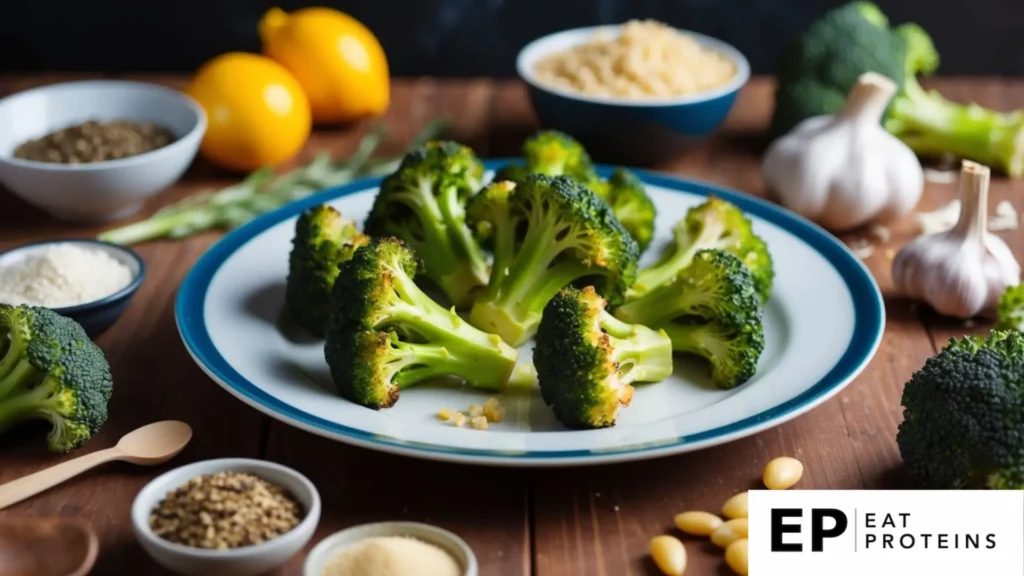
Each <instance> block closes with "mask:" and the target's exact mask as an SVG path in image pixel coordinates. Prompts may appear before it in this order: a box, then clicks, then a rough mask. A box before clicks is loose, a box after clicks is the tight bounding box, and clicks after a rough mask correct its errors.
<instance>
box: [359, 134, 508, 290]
mask: <svg viewBox="0 0 1024 576" xmlns="http://www.w3.org/2000/svg"><path fill="white" fill-rule="evenodd" d="M483 172H484V167H483V163H481V162H480V160H479V159H478V158H477V157H476V156H475V155H474V154H473V151H472V150H471V149H469V148H467V147H466V146H462V145H461V144H457V143H455V142H449V141H435V142H429V143H427V144H426V145H424V146H422V147H421V148H419V149H417V150H415V151H413V152H410V153H409V154H407V155H406V156H405V158H403V160H402V163H401V165H400V166H399V168H398V170H397V171H395V173H393V174H391V175H389V176H388V177H386V178H385V179H384V180H383V181H382V182H381V186H380V191H379V192H378V193H377V198H376V200H375V201H374V204H373V208H372V209H371V211H370V216H369V218H368V219H367V221H366V226H365V229H366V232H367V233H368V234H370V235H371V236H394V237H396V238H400V239H402V240H403V241H405V242H406V243H408V244H409V245H410V246H411V247H412V248H413V249H414V250H415V251H416V254H418V255H419V256H420V258H422V259H423V263H424V265H425V270H424V273H425V275H426V276H427V278H429V279H430V280H432V281H433V282H434V283H436V284H437V285H438V286H439V287H440V288H441V290H442V291H444V293H445V294H446V295H447V296H448V298H449V299H450V300H451V301H452V303H454V304H455V305H456V306H466V305H468V304H469V303H470V302H471V301H472V296H473V292H474V291H476V290H477V289H479V288H480V287H481V286H483V285H484V284H485V283H486V282H487V275H488V266H487V261H486V259H485V258H484V254H483V252H482V250H481V248H480V246H479V245H477V243H476V241H475V240H474V239H473V235H472V234H471V233H470V232H469V229H468V228H467V227H466V211H465V207H466V202H467V200H468V199H469V198H470V197H471V196H472V195H473V194H474V193H476V191H477V190H478V189H479V188H480V184H481V180H482V178H483Z"/></svg>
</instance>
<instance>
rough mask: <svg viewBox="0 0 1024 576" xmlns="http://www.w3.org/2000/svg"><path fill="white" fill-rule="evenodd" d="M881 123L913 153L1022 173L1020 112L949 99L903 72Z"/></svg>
mask: <svg viewBox="0 0 1024 576" xmlns="http://www.w3.org/2000/svg"><path fill="white" fill-rule="evenodd" d="M885 127H886V129H887V130H889V131H890V132H891V133H892V134H894V135H895V136H896V137H898V138H899V139H900V140H902V141H903V142H904V143H906V144H907V146H909V147H910V149H911V150H913V151H914V152H916V153H917V154H919V155H922V156H937V155H942V154H953V155H955V156H957V157H960V158H965V159H968V160H974V161H975V162H979V163H981V164H987V165H989V166H992V167H995V168H998V169H1000V170H1002V171H1004V172H1006V173H1007V174H1008V175H1009V176H1011V177H1013V178H1019V177H1021V176H1024V111H1020V110H1018V111H1015V112H1009V113H1005V112H997V111H994V110H989V109H986V108H983V107H981V106H978V105H977V104H959V103H956V102H951V101H949V100H946V99H945V98H943V97H942V96H941V95H940V94H939V93H938V92H936V91H934V90H932V91H925V90H924V89H923V88H922V87H921V85H920V84H918V82H917V80H916V78H913V77H908V78H907V80H906V81H905V82H904V85H903V91H902V92H901V93H900V94H899V95H898V96H897V97H896V98H895V99H894V100H893V103H892V105H891V107H890V112H889V118H888V119H887V120H886V122H885Z"/></svg>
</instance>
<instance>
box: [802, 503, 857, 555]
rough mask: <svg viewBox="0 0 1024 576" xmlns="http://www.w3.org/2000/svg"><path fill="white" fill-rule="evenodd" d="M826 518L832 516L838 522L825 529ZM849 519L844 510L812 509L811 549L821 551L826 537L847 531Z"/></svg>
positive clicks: (834, 536)
mask: <svg viewBox="0 0 1024 576" xmlns="http://www.w3.org/2000/svg"><path fill="white" fill-rule="evenodd" d="M825 518H831V519H832V520H833V521H834V522H835V523H836V524H835V526H833V527H832V528H829V529H828V530H826V529H825ZM848 524H849V521H848V520H847V519H846V514H843V512H842V510H836V509H834V508H815V509H814V510H811V551H813V552H821V551H822V548H823V544H824V542H825V538H836V537H837V536H839V535H841V534H842V533H843V532H846V526H847V525H848Z"/></svg>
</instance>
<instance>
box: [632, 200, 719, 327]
mask: <svg viewBox="0 0 1024 576" xmlns="http://www.w3.org/2000/svg"><path fill="white" fill-rule="evenodd" d="M724 232H725V224H724V223H722V222H721V221H719V220H718V219H710V220H708V221H706V222H705V223H704V226H703V227H702V229H701V232H700V235H699V236H697V238H695V239H694V240H693V241H692V242H689V245H687V231H686V223H685V220H684V221H683V222H680V223H679V224H677V225H676V230H675V231H674V235H675V244H674V245H673V247H672V250H671V251H670V252H668V253H667V254H666V255H665V256H664V257H663V258H662V259H661V261H659V262H658V263H656V264H654V265H653V266H650V267H647V268H645V269H643V270H641V271H640V272H638V273H637V275H636V282H635V283H634V284H633V287H632V288H630V290H629V293H628V295H627V300H630V299H633V298H639V297H641V296H643V295H644V294H646V293H647V292H649V291H651V290H653V289H655V288H658V287H659V286H664V285H665V284H668V283H670V282H672V280H675V277H676V276H677V275H678V274H679V272H680V271H681V270H682V269H683V268H686V267H687V266H689V265H690V261H691V260H693V256H694V254H696V253H697V252H698V251H699V250H701V249H702V248H722V247H724V245H725V243H718V242H717V240H718V239H719V238H720V237H721V236H722V234H723V233H724ZM620 318H621V316H620ZM639 323H640V324H644V322H639Z"/></svg>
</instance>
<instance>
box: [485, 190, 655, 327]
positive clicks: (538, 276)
mask: <svg viewBox="0 0 1024 576" xmlns="http://www.w3.org/2000/svg"><path fill="white" fill-rule="evenodd" d="M468 213H469V220H470V223H471V224H472V226H473V228H474V230H475V231H476V232H477V233H478V234H479V235H480V236H481V237H482V238H485V239H487V240H488V241H489V242H491V243H493V245H494V261H493V263H492V267H491V278H490V282H489V283H488V285H487V288H486V289H485V290H484V291H483V293H482V294H481V296H480V298H479V299H478V300H477V301H476V303H475V304H474V305H473V308H472V310H471V311H470V321H471V322H472V323H473V324H474V325H475V326H476V327H478V328H480V329H481V330H485V331H488V332H493V333H496V334H498V335H499V336H501V337H502V338H503V339H504V340H505V341H506V342H508V343H509V344H511V345H513V346H519V345H521V344H522V343H524V342H526V340H528V339H529V338H530V337H531V336H532V335H533V334H534V333H535V332H536V331H537V325H538V324H539V323H540V318H541V314H542V313H543V311H544V306H545V305H547V303H548V301H549V300H551V298H552V297H553V296H554V295H555V294H557V293H558V292H559V291H560V290H561V289H562V288H564V287H566V286H568V285H570V284H573V283H575V282H579V281H583V280H586V281H587V283H589V284H592V285H594V286H595V287H596V288H597V291H598V293H599V294H601V295H602V296H603V297H605V298H606V299H608V301H609V302H611V303H612V305H617V304H619V303H621V302H622V300H623V297H624V294H625V291H626V288H628V287H629V286H630V285H631V284H632V283H633V280H634V277H635V275H636V261H637V256H638V249H637V245H636V242H635V241H634V240H633V239H632V238H631V237H630V236H629V234H628V233H627V232H626V230H625V229H624V228H623V227H622V224H621V223H620V222H619V221H618V220H617V219H616V218H615V216H614V215H613V214H612V211H611V208H609V207H608V205H607V204H606V203H604V202H602V201H601V199H599V198H598V197H597V196H595V195H594V193H593V192H592V191H591V190H589V189H588V188H586V187H585V186H583V185H582V184H580V183H578V182H576V181H575V180H574V179H572V178H570V177H568V176H554V177H552V176H544V175H538V174H531V175H530V176H527V177H526V178H525V179H524V180H523V181H522V183H520V184H515V183H512V182H498V183H495V184H492V185H490V186H488V187H487V188H485V189H484V190H483V191H481V192H480V194H478V195H477V196H475V197H474V198H473V199H472V200H471V202H470V205H469V208H468Z"/></svg>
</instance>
